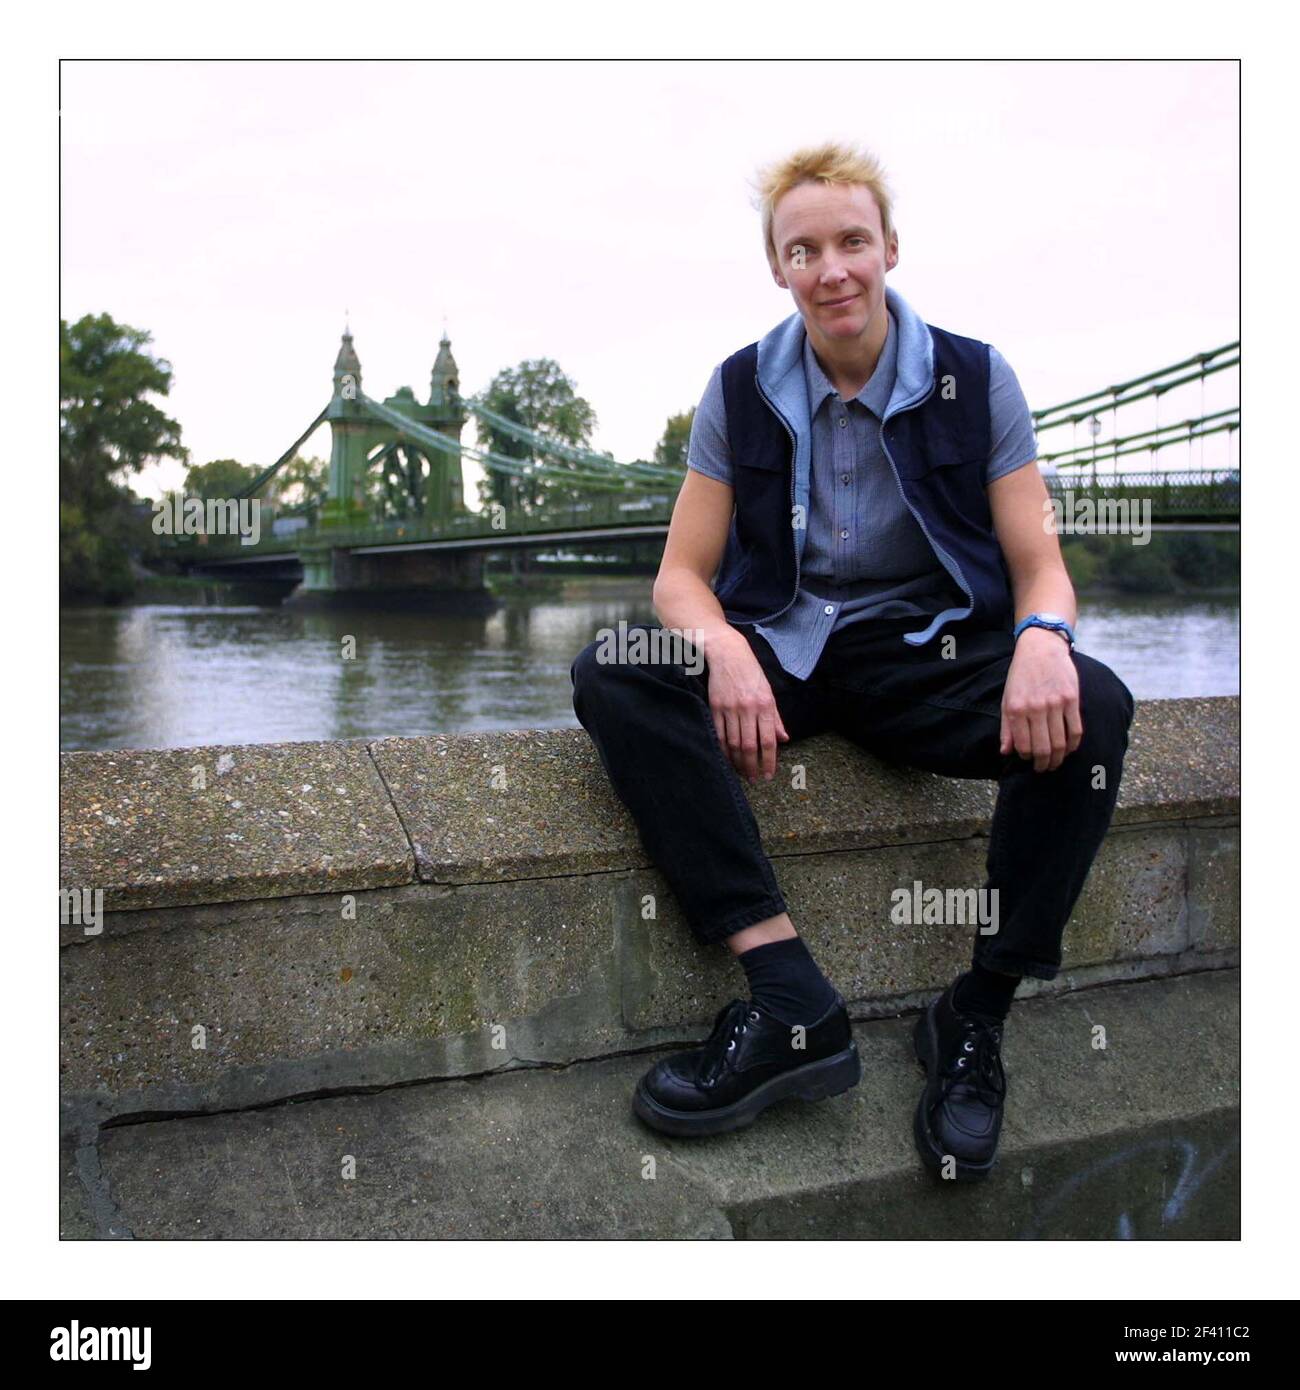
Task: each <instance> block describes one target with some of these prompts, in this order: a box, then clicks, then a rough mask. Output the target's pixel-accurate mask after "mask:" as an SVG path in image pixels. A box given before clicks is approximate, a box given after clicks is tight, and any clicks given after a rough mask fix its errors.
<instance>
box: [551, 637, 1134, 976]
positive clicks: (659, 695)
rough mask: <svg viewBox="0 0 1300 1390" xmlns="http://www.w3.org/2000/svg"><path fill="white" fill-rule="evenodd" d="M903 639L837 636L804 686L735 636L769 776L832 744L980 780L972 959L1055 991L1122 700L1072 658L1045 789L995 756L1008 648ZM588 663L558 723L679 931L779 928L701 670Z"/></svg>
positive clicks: (1116, 777)
mask: <svg viewBox="0 0 1300 1390" xmlns="http://www.w3.org/2000/svg"><path fill="white" fill-rule="evenodd" d="M916 626H917V620H916V619H914V618H902V619H885V620H879V621H874V622H873V621H866V622H861V623H856V624H853V625H852V626H850V627H847V628H842V629H841V630H840V631H838V632H835V633H833V634H832V635H831V638H830V640H829V641H828V642H827V644H826V647H825V649H824V651H823V653H822V656H821V660H820V661H819V662H818V664H817V668H816V670H814V671H813V673H812V675H811V676H810V677H809V678H808V680H806V681H800V680H796V679H795V678H794V677H793V676H791V675H789V673H788V672H786V671H785V670H784V668H783V667H782V666H781V665H780V663H779V662H778V661H777V659H776V656H775V654H774V653H773V651H772V648H771V647H770V646H769V645H768V643H767V642H766V641H765V640H764V639H763V638H762V637H760V636H759V635H758V634H757V633H755V632H754V631H753V630H752V629H751V628H748V627H741V628H738V629H737V630H738V631H740V632H742V633H744V635H745V636H746V638H747V639H748V641H749V643H750V646H751V648H752V649H753V651H754V654H755V656H756V657H757V658H758V660H759V662H760V663H761V664H762V667H763V671H764V673H765V674H766V676H767V679H768V682H769V683H770V685H771V687H772V694H773V696H774V697H775V699H776V703H777V706H778V708H779V709H780V711H781V719H782V722H783V723H784V724H785V727H786V732H787V733H788V734H789V735H790V743H786V744H778V745H777V747H778V769H779V759H780V756H781V755H780V750H781V749H784V748H788V747H789V746H790V744H791V743H794V742H795V741H797V740H798V739H801V738H807V737H809V736H810V735H812V734H818V733H824V732H829V731H834V732H836V733H839V734H841V735H842V736H843V737H845V738H847V739H850V740H851V741H852V742H854V743H856V744H857V745H858V746H859V747H861V748H863V749H865V750H867V751H868V752H869V753H872V754H873V755H875V756H876V757H878V758H880V759H882V760H884V761H885V762H888V763H892V764H895V765H904V766H910V767H916V768H922V769H925V770H926V771H929V772H935V773H940V774H942V775H944V776H947V777H971V778H985V779H990V780H996V781H997V782H998V784H999V787H998V796H997V803H996V808H995V810H994V814H993V821H992V825H991V827H990V831H989V844H988V856H987V860H986V865H985V867H986V870H987V881H986V883H985V885H984V887H985V889H996V890H997V892H998V897H997V898H996V899H992V900H991V901H996V902H997V904H998V929H997V931H996V932H992V933H984V932H980V931H978V929H976V939H975V945H974V951H973V958H974V959H975V960H977V961H979V962H980V963H981V964H983V965H985V966H987V967H988V968H989V969H992V970H1000V971H1003V972H1004V973H1008V974H1016V975H1033V976H1037V977H1038V978H1039V979H1044V980H1050V979H1053V978H1054V977H1055V976H1056V974H1057V972H1058V971H1059V969H1060V965H1061V939H1062V936H1063V934H1064V932H1065V926H1066V923H1067V922H1068V921H1069V918H1070V912H1071V910H1072V909H1073V907H1074V904H1075V902H1076V900H1077V899H1078V897H1079V894H1080V892H1081V891H1082V890H1083V884H1084V881H1085V879H1086V878H1087V876H1088V870H1089V869H1090V868H1091V866H1092V862H1093V859H1094V858H1095V857H1096V854H1097V851H1098V849H1099V848H1100V847H1101V842H1102V840H1103V838H1104V837H1105V834H1106V829H1107V827H1108V825H1109V824H1110V819H1111V814H1112V812H1113V811H1114V808H1115V800H1116V797H1117V795H1118V793H1119V782H1120V773H1121V769H1122V765H1123V760H1124V754H1125V751H1126V750H1127V747H1128V731H1129V726H1130V724H1131V722H1132V719H1133V696H1132V694H1131V693H1130V691H1129V689H1128V687H1127V686H1126V685H1125V684H1124V683H1123V682H1122V681H1121V680H1120V679H1119V677H1118V676H1116V675H1115V674H1114V672H1113V671H1111V670H1110V668H1109V667H1107V666H1105V665H1103V664H1102V663H1101V662H1099V661H1095V660H1093V659H1092V658H1091V657H1089V656H1086V655H1084V654H1083V653H1081V652H1075V653H1074V654H1073V661H1074V664H1075V668H1076V670H1077V671H1078V673H1079V697H1080V700H1079V703H1080V713H1081V716H1082V719H1083V726H1084V728H1083V740H1082V742H1081V744H1080V746H1079V747H1078V749H1076V750H1075V752H1073V753H1071V754H1069V755H1068V756H1067V757H1066V758H1065V760H1064V762H1063V763H1062V764H1061V766H1060V767H1059V768H1057V769H1056V770H1055V771H1051V772H1046V771H1045V772H1035V771H1034V770H1033V763H1032V762H1031V761H1028V760H1025V759H1022V758H1021V757H1020V756H1019V755H1018V754H1017V753H1015V752H1014V751H1013V752H1012V753H1010V754H1008V755H1006V756H1003V755H1002V754H1001V753H1000V752H999V749H998V742H999V735H1000V730H1001V702H1002V691H1003V686H1004V685H1005V683H1006V677H1007V671H1008V669H1009V667H1010V665H1011V658H1012V655H1013V652H1014V648H1015V642H1014V640H1013V638H1012V636H1011V634H1010V633H1009V632H1000V631H999V632H995V631H988V630H981V629H974V630H971V629H967V628H964V627H963V626H961V625H958V626H956V627H950V628H948V629H945V632H946V633H950V634H951V635H952V636H953V637H954V638H955V642H953V643H950V644H945V643H944V641H943V634H941V635H940V636H939V637H937V638H935V639H933V640H932V641H930V642H928V643H927V644H926V645H925V646H923V647H914V646H911V645H909V644H908V643H906V642H904V641H903V638H902V634H903V633H904V632H907V631H913V630H915V628H916ZM636 627H640V628H645V629H646V631H647V632H650V631H652V630H653V625H650V624H642V623H638V624H635V625H634V627H633V628H629V629H628V631H629V633H630V632H632V631H633V630H634V628H636ZM945 649H949V655H947V656H945V654H944V653H945ZM601 650H602V644H601V643H600V642H599V641H593V642H591V643H590V644H589V645H588V646H586V647H585V648H584V649H583V650H582V651H581V652H579V654H578V656H577V657H576V659H575V660H574V662H573V664H572V666H571V668H570V673H569V674H570V678H571V680H572V682H573V708H574V712H575V713H576V714H577V716H578V719H579V721H580V723H581V724H582V726H583V728H584V729H586V730H587V732H588V734H590V736H591V739H592V741H593V743H594V744H595V745H596V749H597V751H598V752H599V754H600V758H601V761H602V763H603V764H604V767H605V770H606V772H607V773H608V775H609V778H610V781H611V782H612V783H613V786H614V789H615V791H616V792H617V794H618V796H619V797H620V799H621V800H622V801H623V803H624V804H625V805H626V806H627V808H628V810H629V811H630V812H631V814H632V817H633V819H634V820H635V822H636V825H637V828H638V830H639V832H640V835H641V840H642V843H643V844H644V846H645V849H646V852H647V853H648V854H649V856H650V858H651V860H652V861H653V862H654V864H655V866H656V867H657V868H658V869H659V870H660V872H661V873H662V874H663V875H664V877H665V878H666V879H667V880H668V883H669V885H670V886H671V888H672V890H673V892H674V893H675V895H676V897H677V899H678V902H679V904H680V906H681V909H682V912H683V914H684V916H685V917H686V920H687V922H688V923H689V924H690V927H691V930H692V931H693V932H694V933H695V934H696V936H697V937H698V938H699V939H700V940H701V941H706V942H713V941H721V940H723V939H724V938H725V937H728V936H730V935H732V934H733V933H734V932H737V931H740V930H741V929H742V928H744V927H747V926H752V925H753V924H754V923H755V922H761V921H764V920H765V919H766V918H768V917H775V916H776V915H777V914H778V913H781V912H784V911H786V910H787V909H786V902H785V899H784V898H783V897H782V894H781V890H780V888H779V886H778V885H777V881H776V878H775V876H774V874H773V872H772V866H771V864H770V862H769V861H768V858H767V855H766V854H765V853H764V852H763V849H762V846H761V844H760V842H759V836H758V825H757V823H756V821H755V819H754V813H753V811H752V810H751V809H750V805H749V801H748V798H747V797H746V795H745V790H744V783H743V782H742V780H741V778H740V776H739V774H738V773H737V772H736V771H735V769H734V768H733V767H732V765H731V761H730V759H729V758H728V757H727V754H726V752H725V751H724V749H723V747H722V745H721V743H720V742H719V740H718V735H717V731H716V729H715V728H714V723H713V715H712V712H711V710H710V708H709V701H708V671H707V667H706V668H705V670H704V672H703V673H702V674H694V673H693V672H691V671H689V670H688V669H687V667H686V665H683V664H682V663H680V662H674V661H670V660H666V659H664V660H659V661H657V662H656V661H646V662H639V663H636V664H633V663H630V662H621V663H620V662H608V661H602V660H599V659H598V655H597V654H598V652H600V651H601ZM651 650H652V651H653V650H654V649H653V648H652V649H651ZM667 650H669V648H667V647H665V648H663V649H661V651H667ZM688 664H698V663H690V662H689V657H688ZM777 776H778V777H779V776H780V771H779V770H778V773H777ZM985 901H986V902H987V901H990V899H986V900H985Z"/></svg>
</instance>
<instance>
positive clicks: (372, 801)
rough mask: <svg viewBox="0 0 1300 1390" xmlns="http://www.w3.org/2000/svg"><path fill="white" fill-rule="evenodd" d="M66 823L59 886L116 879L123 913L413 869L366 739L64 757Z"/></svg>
mask: <svg viewBox="0 0 1300 1390" xmlns="http://www.w3.org/2000/svg"><path fill="white" fill-rule="evenodd" d="M59 831H60V836H59V847H60V862H59V886H60V887H61V888H77V889H83V888H89V889H102V890H103V891H104V906H105V908H106V909H108V910H109V911H120V910H129V909H134V908H142V907H168V906H176V905H179V904H184V903H208V902H238V901H242V900H244V899H248V898H273V897H280V896H283V895H285V894H289V893H314V892H321V891H328V890H329V889H331V888H338V889H339V891H342V890H343V889H344V888H349V889H351V888H376V887H379V886H380V885H381V884H393V883H408V882H410V880H411V877H412V867H413V857H412V854H411V847H410V844H409V842H408V841H407V838H406V835H405V833H404V832H403V830H402V826H401V821H400V820H399V819H398V816H397V813H396V812H395V811H394V809H393V806H392V802H391V801H390V800H389V797H388V793H387V792H386V790H385V789H384V786H383V783H382V781H381V780H380V777H379V773H378V771H377V770H376V768H375V765H374V763H373V762H372V761H371V758H370V754H369V753H368V752H367V750H366V748H365V745H364V744H355V743H268V744H252V745H248V746H242V747H234V748H220V747H215V748H175V749H139V750H135V749H128V750H123V751H120V752H111V753H64V754H62V755H61V756H60V759H59ZM81 935H82V933H80V932H76V931H74V932H73V933H72V934H71V936H69V937H65V939H69V940H75V939H77V938H78V937H80V936H81Z"/></svg>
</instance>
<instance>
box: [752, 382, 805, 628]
mask: <svg viewBox="0 0 1300 1390" xmlns="http://www.w3.org/2000/svg"><path fill="white" fill-rule="evenodd" d="M754 385H755V386H756V387H757V388H758V394H759V395H760V396H762V398H763V399H764V401H766V402H767V408H768V409H769V410H770V411H771V412H772V414H773V415H775V416H776V418H777V419H778V420H780V422H781V424H782V425H783V426H784V428H785V432H786V434H788V435H789V436H790V519H793V517H794V478H795V472H796V461H795V452H796V449H797V447H798V446H797V445H796V444H795V438H794V431H793V430H792V429H791V428H790V422H789V421H788V420H787V419H786V418H785V416H784V415H782V414H781V412H780V411H779V410H778V409H777V408H776V406H775V405H773V404H772V400H771V397H770V396H769V395H768V394H767V392H766V391H764V390H763V383H762V382H761V381H759V379H758V373H757V372H755V373H754ZM790 543H791V545H793V546H794V593H793V594H791V595H790V599H789V602H788V603H787V604H786V605H785V607H784V608H778V609H777V610H776V612H775V613H769V614H767V616H766V617H763V618H746V619H745V620H744V625H745V626H750V625H756V624H758V623H770V622H771V621H772V619H773V618H779V617H780V616H781V614H782V613H785V612H787V611H788V610H789V609H790V608H792V607H793V606H794V601H795V600H796V599H797V598H798V597H799V569H800V566H799V547H798V545H797V544H795V539H794V527H793V526H791V528H790Z"/></svg>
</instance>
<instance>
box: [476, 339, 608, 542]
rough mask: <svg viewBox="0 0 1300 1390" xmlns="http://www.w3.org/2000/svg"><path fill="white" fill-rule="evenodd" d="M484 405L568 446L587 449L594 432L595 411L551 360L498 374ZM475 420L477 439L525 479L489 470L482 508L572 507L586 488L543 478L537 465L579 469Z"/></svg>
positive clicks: (528, 510)
mask: <svg viewBox="0 0 1300 1390" xmlns="http://www.w3.org/2000/svg"><path fill="white" fill-rule="evenodd" d="M480 400H481V401H482V404H483V405H485V406H486V407H487V408H488V409H489V410H492V411H494V412H495V413H496V414H498V415H502V416H504V417H505V418H506V419H507V420H513V421H515V422H516V423H517V424H520V425H522V426H523V427H524V428H525V429H529V430H535V431H537V432H538V433H539V434H545V435H550V436H551V437H552V438H554V439H557V440H559V441H561V442H562V443H565V444H575V445H578V446H580V447H583V448H585V447H587V445H588V442H589V441H590V439H591V435H592V431H593V430H594V429H595V428H596V412H595V411H594V410H593V409H592V407H591V406H590V405H589V404H588V402H587V401H585V400H584V399H583V398H582V397H581V396H579V395H578V393H577V390H576V389H575V385H574V383H573V382H572V381H571V380H570V379H569V378H568V377H567V376H565V374H564V372H563V371H562V370H561V369H560V365H559V363H558V362H556V361H554V360H553V359H552V358H549V357H540V358H535V359H532V360H530V361H526V362H521V363H520V364H519V365H518V366H517V367H508V368H506V369H505V370H504V371H500V372H498V373H497V374H496V376H494V377H493V378H492V381H491V383H490V384H489V385H488V387H487V389H486V390H485V391H484V392H483V393H482V395H481V397H480ZM471 409H473V405H472V404H471ZM475 418H476V420H477V423H478V431H479V436H480V438H482V439H484V440H485V441H486V444H487V447H488V448H489V449H491V450H492V452H493V453H496V454H503V455H504V456H505V457H506V458H510V459H518V460H519V461H520V463H521V465H522V466H523V468H524V474H523V476H521V477H511V476H509V475H507V474H504V473H500V472H498V471H496V470H489V472H488V475H487V477H486V479H485V480H484V481H483V483H481V484H480V488H479V491H480V501H481V502H482V503H484V504H487V503H489V502H499V503H501V504H502V505H503V506H505V507H506V508H507V509H508V510H514V509H516V508H517V509H519V510H521V511H523V512H524V513H525V514H531V513H534V512H536V511H538V510H540V509H541V508H542V507H543V506H545V505H547V504H558V503H561V502H571V501H574V500H576V499H577V498H578V497H579V496H580V495H581V493H582V492H583V488H582V486H581V484H580V483H578V482H576V481H575V482H574V483H572V484H566V483H565V481H564V479H563V478H562V477H555V476H551V477H542V476H537V475H536V474H535V472H534V470H535V469H536V467H537V466H538V464H545V465H546V466H547V467H548V468H554V469H559V470H562V471H569V470H577V469H578V468H579V465H577V464H574V463H570V462H568V461H567V460H565V459H562V458H557V457H556V456H555V455H553V454H548V453H546V452H545V451H544V450H541V449H538V448H537V447H535V446H533V445H530V444H528V443H527V442H525V441H523V440H519V439H515V438H514V437H513V436H512V435H509V434H507V433H506V432H505V431H504V430H502V429H500V428H499V427H498V426H495V425H493V424H492V423H491V422H490V421H488V420H485V419H484V418H483V417H482V416H481V415H477V414H476V416H475Z"/></svg>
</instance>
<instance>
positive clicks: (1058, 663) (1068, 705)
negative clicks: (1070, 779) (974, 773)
mask: <svg viewBox="0 0 1300 1390" xmlns="http://www.w3.org/2000/svg"><path fill="white" fill-rule="evenodd" d="M1082 738H1083V719H1082V717H1081V715H1080V713H1079V673H1078V671H1076V670H1075V669H1074V662H1073V661H1072V660H1071V659H1070V648H1069V645H1068V644H1067V643H1066V641H1065V639H1064V638H1063V637H1060V636H1058V635H1057V634H1056V633H1055V632H1052V631H1050V630H1049V629H1047V628H1042V627H1027V628H1026V629H1025V630H1024V632H1022V633H1021V634H1020V636H1019V638H1017V640H1016V652H1015V655H1014V656H1013V657H1012V658H1011V669H1010V670H1009V671H1008V672H1007V683H1006V686H1005V688H1004V689H1003V691H1002V738H1001V751H1002V753H1003V754H1004V755H1005V754H1007V753H1010V752H1011V750H1012V748H1013V747H1014V748H1015V751H1016V752H1017V753H1019V754H1020V756H1021V757H1022V758H1033V760H1034V771H1035V772H1054V771H1055V770H1056V769H1057V768H1058V767H1060V765H1061V764H1062V762H1064V761H1065V758H1066V757H1067V755H1068V754H1070V753H1073V752H1074V750H1075V749H1076V748H1077V747H1078V746H1079V743H1080V741H1081V740H1082Z"/></svg>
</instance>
